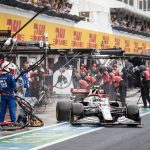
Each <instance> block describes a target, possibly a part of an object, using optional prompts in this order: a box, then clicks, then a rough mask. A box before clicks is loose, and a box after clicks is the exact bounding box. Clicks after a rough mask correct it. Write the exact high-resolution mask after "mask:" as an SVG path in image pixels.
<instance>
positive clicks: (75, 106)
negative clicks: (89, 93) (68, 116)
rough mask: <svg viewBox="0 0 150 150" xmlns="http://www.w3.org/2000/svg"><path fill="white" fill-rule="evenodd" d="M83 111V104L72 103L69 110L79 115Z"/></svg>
mask: <svg viewBox="0 0 150 150" xmlns="http://www.w3.org/2000/svg"><path fill="white" fill-rule="evenodd" d="M83 111H84V108H83V104H81V103H72V108H71V112H72V114H73V115H76V116H81V115H83Z"/></svg>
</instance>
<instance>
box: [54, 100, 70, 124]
mask: <svg viewBox="0 0 150 150" xmlns="http://www.w3.org/2000/svg"><path fill="white" fill-rule="evenodd" d="M70 110H71V102H68V101H58V102H57V104H56V119H57V121H58V122H62V121H69V116H70Z"/></svg>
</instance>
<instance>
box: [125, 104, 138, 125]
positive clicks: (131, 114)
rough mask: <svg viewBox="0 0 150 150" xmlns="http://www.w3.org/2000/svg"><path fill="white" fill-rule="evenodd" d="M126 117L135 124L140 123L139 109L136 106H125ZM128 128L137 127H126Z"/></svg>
mask: <svg viewBox="0 0 150 150" xmlns="http://www.w3.org/2000/svg"><path fill="white" fill-rule="evenodd" d="M126 116H127V118H129V119H132V120H134V121H136V122H140V114H139V108H138V106H137V105H136V104H128V105H127V112H126ZM128 126H137V125H136V124H133V125H131V124H130V125H128Z"/></svg>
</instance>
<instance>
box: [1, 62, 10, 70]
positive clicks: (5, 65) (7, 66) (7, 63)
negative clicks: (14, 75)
mask: <svg viewBox="0 0 150 150" xmlns="http://www.w3.org/2000/svg"><path fill="white" fill-rule="evenodd" d="M9 64H10V62H8V61H5V62H4V63H3V64H2V66H1V69H2V70H3V71H6V72H9V71H10V69H9Z"/></svg>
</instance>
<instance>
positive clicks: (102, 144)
mask: <svg viewBox="0 0 150 150" xmlns="http://www.w3.org/2000/svg"><path fill="white" fill-rule="evenodd" d="M142 120H143V121H142V122H143V123H144V125H143V126H141V127H126V126H115V127H114V126H112V127H107V128H103V129H100V130H97V131H94V132H91V133H88V134H85V135H82V136H79V137H76V138H73V139H70V140H67V141H64V142H61V143H58V144H55V145H51V146H48V147H45V148H42V150H150V114H149V115H146V116H143V117H142Z"/></svg>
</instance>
